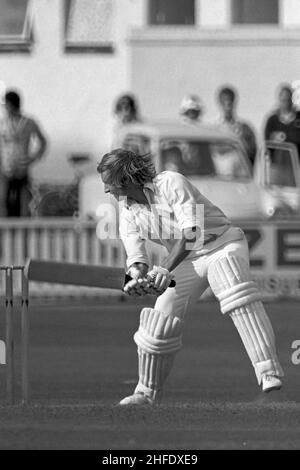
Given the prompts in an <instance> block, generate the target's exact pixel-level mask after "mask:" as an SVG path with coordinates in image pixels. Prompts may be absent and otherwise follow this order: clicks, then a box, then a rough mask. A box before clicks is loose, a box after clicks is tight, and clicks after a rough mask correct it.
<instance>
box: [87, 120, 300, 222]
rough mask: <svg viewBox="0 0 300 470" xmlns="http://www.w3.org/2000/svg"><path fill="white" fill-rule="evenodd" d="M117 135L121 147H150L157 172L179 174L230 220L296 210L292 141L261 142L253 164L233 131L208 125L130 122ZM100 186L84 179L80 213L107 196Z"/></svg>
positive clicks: (299, 200) (299, 204)
mask: <svg viewBox="0 0 300 470" xmlns="http://www.w3.org/2000/svg"><path fill="white" fill-rule="evenodd" d="M119 137H120V142H122V147H123V148H126V149H129V150H132V151H134V152H136V153H138V154H140V155H142V154H146V153H151V155H152V156H153V161H154V163H155V166H156V168H157V171H158V172H160V171H164V170H172V171H179V172H180V173H182V174H184V175H185V176H186V177H187V178H188V179H189V180H191V181H192V183H193V184H194V185H195V186H196V187H197V188H198V189H199V190H200V191H201V193H202V194H203V195H204V196H206V197H207V198H208V199H210V200H211V201H212V202H213V203H215V204H216V205H217V206H219V207H220V208H221V209H222V210H223V211H224V212H225V214H226V215H227V216H228V217H229V218H230V219H232V220H234V219H239V220H241V219H246V220H249V219H261V220H266V219H269V218H271V217H277V216H278V217H279V216H280V217H291V216H292V217H295V216H296V217H297V216H299V214H300V190H299V188H300V182H299V163H298V158H297V154H296V153H295V148H294V146H293V145H292V144H275V143H271V142H266V143H265V144H264V146H263V149H262V150H261V151H260V153H259V154H258V155H257V158H256V163H255V167H254V169H253V168H252V166H251V163H250V161H249V159H248V157H247V155H246V153H245V152H244V149H243V147H242V145H241V143H240V141H239V139H238V137H237V136H236V135H235V134H233V133H231V132H230V131H228V132H227V131H224V130H220V129H218V128H215V127H213V126H205V125H199V126H197V127H192V126H188V125H186V124H182V123H177V122H157V123H153V124H133V125H128V126H126V127H124V128H123V129H122V131H120V136H119ZM102 186H103V185H102V184H101V182H100V181H99V176H97V175H95V176H89V177H87V178H84V179H83V181H82V183H81V196H82V197H81V211H82V213H83V215H85V214H88V215H93V214H96V211H97V208H99V207H101V204H103V203H105V202H107V200H108V199H107V195H104V192H103V187H102ZM100 188H101V189H100Z"/></svg>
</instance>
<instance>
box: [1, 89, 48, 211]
mask: <svg viewBox="0 0 300 470" xmlns="http://www.w3.org/2000/svg"><path fill="white" fill-rule="evenodd" d="M4 100H5V101H4V105H5V116H4V118H3V119H2V121H0V172H1V177H2V180H3V184H4V187H5V204H6V215H7V217H26V216H29V215H30V211H29V207H28V206H29V203H30V188H29V185H30V181H29V168H30V166H31V165H32V164H33V163H34V162H36V161H38V160H39V159H41V158H42V156H43V155H44V153H45V151H46V147H47V141H46V138H45V136H44V134H43V133H42V131H41V129H40V127H39V126H38V124H37V123H36V121H35V120H33V119H32V118H29V117H27V116H25V115H24V114H23V113H22V111H21V99H20V95H19V94H18V93H17V92H16V91H12V90H11V91H8V92H7V93H6V94H5V99H4ZM34 140H36V141H37V142H35V144H36V143H37V149H36V150H35V151H34V152H33V151H32V148H31V145H32V144H33V143H34Z"/></svg>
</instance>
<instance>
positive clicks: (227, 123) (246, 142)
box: [216, 87, 257, 164]
mask: <svg viewBox="0 0 300 470" xmlns="http://www.w3.org/2000/svg"><path fill="white" fill-rule="evenodd" d="M217 97H218V104H219V107H220V110H221V115H220V117H219V119H218V120H217V122H216V124H217V125H218V126H219V127H221V128H225V129H229V130H230V131H232V132H234V133H235V134H236V135H237V136H238V137H239V138H240V141H241V143H242V145H243V147H244V149H245V152H246V154H247V155H248V157H249V160H250V162H251V163H252V164H253V163H254V160H255V155H256V151H257V145H256V138H255V133H254V131H253V129H252V127H251V126H250V125H249V124H248V123H247V122H245V121H244V120H242V119H240V118H238V117H237V115H236V103H237V93H236V91H234V90H233V88H231V87H222V88H221V89H220V90H219V92H218V95H217Z"/></svg>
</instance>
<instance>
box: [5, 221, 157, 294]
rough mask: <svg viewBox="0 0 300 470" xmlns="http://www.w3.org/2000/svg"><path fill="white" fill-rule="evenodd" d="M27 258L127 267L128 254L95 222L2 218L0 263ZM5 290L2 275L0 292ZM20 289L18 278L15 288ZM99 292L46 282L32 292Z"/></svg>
mask: <svg viewBox="0 0 300 470" xmlns="http://www.w3.org/2000/svg"><path fill="white" fill-rule="evenodd" d="M150 256H151V262H152V264H155V263H157V262H158V261H159V258H160V257H161V249H160V247H157V248H156V247H153V248H151V250H150ZM28 258H35V259H44V260H53V261H66V262H73V263H84V264H93V265H102V266H117V267H123V266H125V261H126V256H125V252H124V249H123V246H122V243H121V242H120V240H118V239H114V240H111V239H107V240H99V239H98V238H97V236H96V223H95V222H82V221H78V220H77V219H72V218H43V219H30V218H24V219H11V218H8V219H0V266H10V265H23V264H24V263H25V262H26V259H28ZM4 289H5V285H4V278H3V276H0V293H3V292H4ZM19 290H20V283H19V280H18V279H16V291H17V292H18V291H19ZM96 292H98V293H99V289H89V288H80V289H78V287H76V288H74V287H72V286H70V287H69V286H67V287H66V286H59V285H51V286H49V285H47V284H42V285H41V284H40V285H38V284H34V283H32V285H31V293H32V294H33V295H38V294H42V295H47V294H48V295H50V294H51V295H53V294H54V293H55V294H57V295H65V294H66V293H68V294H70V295H73V294H74V295H75V294H78V293H80V294H81V295H82V294H84V293H86V294H92V293H95V294H96Z"/></svg>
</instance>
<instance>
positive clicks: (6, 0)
mask: <svg viewBox="0 0 300 470" xmlns="http://www.w3.org/2000/svg"><path fill="white" fill-rule="evenodd" d="M28 6H29V0H0V12H1V13H0V52H28V51H29V50H30V48H31V45H32V43H33V34H32V27H31V21H30V19H31V17H30V14H29V8H28Z"/></svg>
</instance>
